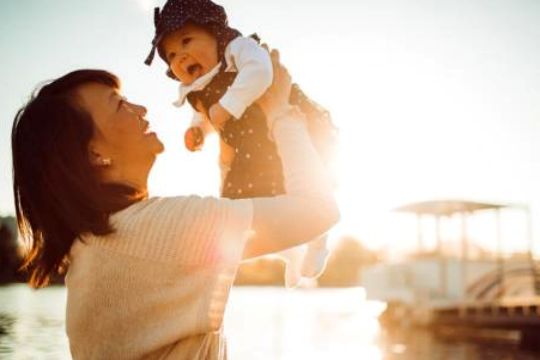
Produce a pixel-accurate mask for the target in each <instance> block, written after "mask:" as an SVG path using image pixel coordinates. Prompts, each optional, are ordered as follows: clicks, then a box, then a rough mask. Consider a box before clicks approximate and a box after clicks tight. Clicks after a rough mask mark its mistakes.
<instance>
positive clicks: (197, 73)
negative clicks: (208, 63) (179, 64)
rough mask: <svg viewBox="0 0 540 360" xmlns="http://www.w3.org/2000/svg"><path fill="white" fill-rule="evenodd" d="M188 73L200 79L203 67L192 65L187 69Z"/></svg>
mask: <svg viewBox="0 0 540 360" xmlns="http://www.w3.org/2000/svg"><path fill="white" fill-rule="evenodd" d="M187 72H188V74H189V75H190V76H193V77H199V76H200V75H201V72H202V66H201V65H199V64H191V65H189V66H188V67H187Z"/></svg>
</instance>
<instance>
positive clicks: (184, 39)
mask: <svg viewBox="0 0 540 360" xmlns="http://www.w3.org/2000/svg"><path fill="white" fill-rule="evenodd" d="M190 42H191V38H190V37H186V38H183V39H182V45H184V46H186V45H187V44H189V43H190Z"/></svg>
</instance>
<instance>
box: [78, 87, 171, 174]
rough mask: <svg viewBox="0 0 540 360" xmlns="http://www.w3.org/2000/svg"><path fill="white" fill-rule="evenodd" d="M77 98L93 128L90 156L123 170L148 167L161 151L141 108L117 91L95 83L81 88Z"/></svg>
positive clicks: (161, 147)
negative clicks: (105, 158)
mask: <svg viewBox="0 0 540 360" xmlns="http://www.w3.org/2000/svg"><path fill="white" fill-rule="evenodd" d="M77 95H78V98H79V100H80V102H81V104H82V106H83V107H84V108H85V109H86V110H87V111H88V112H89V113H90V115H91V116H92V120H93V121H94V125H95V128H96V131H95V134H94V137H93V139H92V141H91V147H92V150H91V151H93V152H95V153H96V154H94V155H99V156H101V157H108V158H110V159H111V160H112V162H113V164H117V165H120V166H124V167H133V168H134V169H137V168H143V167H144V166H149V167H151V165H152V164H153V162H154V160H155V157H156V155H157V154H159V153H161V152H162V151H163V149H164V148H163V144H162V143H161V141H160V140H159V139H158V138H157V136H156V134H155V133H154V132H150V131H149V127H148V121H146V120H145V119H144V116H145V115H146V108H145V107H144V106H141V105H136V104H133V103H130V102H128V101H127V100H126V99H125V98H124V97H122V95H121V94H120V93H119V91H118V89H114V88H112V87H109V86H107V85H104V84H99V83H88V84H85V85H82V86H81V87H80V88H79V89H78V90H77Z"/></svg>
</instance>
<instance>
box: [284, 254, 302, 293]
mask: <svg viewBox="0 0 540 360" xmlns="http://www.w3.org/2000/svg"><path fill="white" fill-rule="evenodd" d="M279 256H280V257H281V258H283V259H284V260H285V263H286V265H285V287H286V288H288V289H291V288H295V287H297V286H298V284H299V283H300V280H301V279H302V275H301V267H302V258H303V257H304V249H302V248H301V247H298V246H297V247H294V248H290V249H287V250H285V251H282V252H280V253H279Z"/></svg>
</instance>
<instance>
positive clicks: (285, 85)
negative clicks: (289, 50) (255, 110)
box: [257, 45, 291, 129]
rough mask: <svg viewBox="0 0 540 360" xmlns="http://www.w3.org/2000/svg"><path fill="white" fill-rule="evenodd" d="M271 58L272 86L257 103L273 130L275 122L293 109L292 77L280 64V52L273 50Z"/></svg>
mask: <svg viewBox="0 0 540 360" xmlns="http://www.w3.org/2000/svg"><path fill="white" fill-rule="evenodd" d="M263 47H264V48H266V49H268V47H267V46H266V45H263ZM270 57H271V59H272V66H273V72H274V79H273V81H272V85H271V86H270V87H269V88H268V90H266V93H265V94H264V95H263V96H262V97H261V98H260V99H259V100H257V103H258V104H259V106H260V107H261V108H262V110H263V111H264V113H265V115H266V118H267V121H268V127H269V128H270V129H271V128H272V123H273V121H274V120H275V119H276V118H277V117H279V116H280V115H282V114H284V113H285V112H287V111H288V110H289V109H290V108H291V105H290V104H289V96H290V94H291V76H290V75H289V72H288V71H287V69H286V68H285V67H284V66H283V65H282V64H281V63H280V62H279V52H278V51H277V50H275V49H274V50H272V51H271V52H270Z"/></svg>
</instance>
